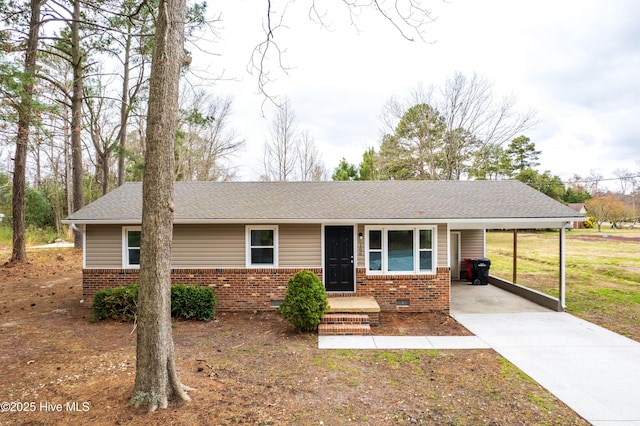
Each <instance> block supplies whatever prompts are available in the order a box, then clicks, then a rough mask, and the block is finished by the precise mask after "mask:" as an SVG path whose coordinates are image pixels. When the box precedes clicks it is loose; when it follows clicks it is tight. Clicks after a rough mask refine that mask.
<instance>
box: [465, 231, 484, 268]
mask: <svg viewBox="0 0 640 426" xmlns="http://www.w3.org/2000/svg"><path fill="white" fill-rule="evenodd" d="M484 253H485V251H484V229H465V230H463V231H460V257H461V259H460V261H461V262H464V259H467V258H474V257H483V256H484ZM462 267H463V268H466V266H464V263H463V266H462Z"/></svg>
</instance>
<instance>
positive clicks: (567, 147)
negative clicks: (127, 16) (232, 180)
mask: <svg viewBox="0 0 640 426" xmlns="http://www.w3.org/2000/svg"><path fill="white" fill-rule="evenodd" d="M316 2H317V3H319V4H320V5H321V8H322V7H323V6H324V9H328V15H327V17H326V19H325V23H330V24H331V30H330V31H329V30H327V29H323V28H321V27H320V26H319V25H318V24H315V23H314V22H312V21H311V20H310V19H309V18H308V15H307V13H308V4H309V2H308V1H304V2H303V1H298V2H293V3H287V2H285V1H279V0H272V2H271V3H272V7H273V8H274V9H275V10H276V11H277V12H281V11H282V10H283V8H284V6H285V5H287V4H288V5H287V10H286V14H285V17H284V24H285V25H286V28H280V29H279V30H278V31H277V32H276V33H275V37H276V42H278V43H279V45H280V46H281V47H282V48H284V49H286V52H285V54H284V56H283V63H284V65H286V66H288V67H290V68H291V69H290V70H289V71H288V74H285V73H283V72H282V71H281V70H279V68H278V67H277V65H276V64H275V63H273V62H272V63H270V64H268V69H269V70H270V71H271V72H272V73H273V78H275V79H276V80H275V82H273V83H272V84H270V86H269V87H268V90H269V91H270V93H272V94H274V95H278V96H281V97H285V96H286V97H288V98H289V100H290V101H291V104H292V107H293V109H294V111H295V113H296V116H297V119H298V123H299V126H300V127H301V128H306V129H308V130H309V131H310V133H311V135H312V136H313V138H314V140H315V142H316V145H317V146H318V148H319V149H320V151H321V152H322V157H323V160H324V162H325V164H326V167H327V169H328V170H329V171H330V172H331V171H333V169H334V168H335V167H336V165H337V164H338V162H339V161H340V159H341V158H342V157H345V158H346V159H347V160H348V161H349V162H352V163H355V164H358V163H359V162H360V160H361V157H362V153H363V151H364V150H365V149H366V148H367V147H370V146H374V147H376V148H377V147H378V146H379V141H380V131H381V129H382V127H383V126H382V122H381V121H380V119H379V116H380V112H381V110H382V108H383V106H384V104H385V103H386V102H387V100H388V99H389V98H390V97H391V96H394V95H395V96H398V97H400V98H403V97H408V96H409V93H410V91H411V90H412V89H414V88H415V87H417V86H418V85H419V84H423V85H424V86H425V87H428V86H430V85H441V84H442V83H443V82H444V80H445V79H446V78H448V77H451V76H452V75H453V74H454V72H456V71H460V72H463V73H465V74H466V75H468V76H471V75H472V74H473V73H474V72H475V73H478V74H481V75H483V76H485V77H486V78H487V79H488V80H489V81H491V82H492V83H493V85H494V90H495V92H496V93H497V94H507V93H513V94H515V95H516V96H517V98H518V107H519V108H520V109H522V110H528V109H534V110H536V111H537V119H538V122H539V124H538V125H537V126H536V127H535V128H534V129H532V130H529V131H527V132H526V135H527V136H529V137H530V138H531V140H532V141H533V142H534V143H535V144H536V147H537V149H538V150H540V151H542V155H541V158H540V160H541V165H540V166H539V167H538V169H539V170H541V171H544V170H550V171H551V173H552V174H554V175H558V176H560V177H561V178H563V179H569V178H571V177H572V176H573V174H578V175H581V176H583V177H584V176H586V175H588V174H589V173H590V172H591V171H594V170H598V171H600V173H601V174H602V175H604V176H605V177H614V176H615V175H614V172H615V170H617V169H625V168H626V169H629V170H630V171H639V170H640V141H639V138H640V101H639V100H640V25H638V22H637V20H638V18H639V17H640V2H638V1H634V0H626V1H624V0H616V1H605V0H592V1H591V0H580V1H568V0H567V1H549V0H536V1H525V0H522V1H509V0H482V1H477V0H451V1H448V2H442V1H433V2H430V3H428V4H429V6H431V7H432V11H433V15H434V17H436V18H437V19H436V21H435V22H434V23H432V24H430V25H429V26H428V27H427V28H426V39H427V41H429V42H431V43H425V42H421V41H414V42H409V41H406V40H405V39H403V38H402V37H401V36H400V34H399V33H398V32H397V31H396V30H395V29H394V28H393V27H392V26H391V25H389V24H388V22H386V21H385V20H384V19H382V18H381V17H380V16H379V15H376V14H375V13H372V12H371V13H365V14H363V15H362V16H360V17H359V18H358V21H357V23H358V28H357V29H356V28H354V27H353V26H352V25H350V24H349V21H348V14H347V11H346V9H345V8H344V7H343V4H342V3H341V2H340V1H337V0H334V1H328V0H327V1H320V2H318V1H316ZM266 4H267V2H266V1H257V0H248V1H238V0H227V1H219V2H212V3H211V4H210V8H211V10H210V12H211V13H214V12H220V13H222V23H221V24H220V27H221V29H220V36H221V38H222V39H221V40H219V41H218V42H217V43H216V44H215V45H214V46H213V47H212V48H211V50H212V51H214V52H216V53H217V54H219V55H220V56H215V57H212V56H208V57H205V56H201V55H196V56H195V61H194V64H193V67H194V68H195V69H196V70H207V74H209V75H210V76H216V75H218V76H219V75H221V74H224V76H225V77H226V78H233V79H235V80H234V81H219V82H217V83H215V86H214V90H215V91H216V92H217V93H221V94H228V95H232V96H233V98H234V115H233V125H234V127H236V128H237V130H238V131H239V133H240V134H242V135H243V136H244V137H245V138H246V141H247V146H246V149H245V150H244V151H243V152H242V153H241V154H240V155H239V156H238V158H237V163H238V164H241V167H240V169H239V177H240V178H241V179H243V180H256V179H258V178H259V176H260V174H261V173H262V171H263V169H262V152H263V145H264V142H265V139H266V138H267V137H268V133H269V126H270V117H271V116H272V108H271V106H270V105H268V103H267V104H266V105H263V100H264V97H263V96H261V95H259V94H257V93H256V92H257V77H256V76H255V75H254V76H252V75H249V74H248V73H247V71H246V65H247V62H248V60H249V58H250V55H251V51H252V49H253V47H255V45H256V44H257V43H259V42H260V41H261V40H263V38H264V34H263V33H262V25H263V21H264V18H265V16H266V13H265V12H266ZM256 5H259V6H260V7H259V8H256ZM196 73H198V74H200V75H202V71H196ZM262 111H264V113H265V115H266V118H264V117H261V112H262Z"/></svg>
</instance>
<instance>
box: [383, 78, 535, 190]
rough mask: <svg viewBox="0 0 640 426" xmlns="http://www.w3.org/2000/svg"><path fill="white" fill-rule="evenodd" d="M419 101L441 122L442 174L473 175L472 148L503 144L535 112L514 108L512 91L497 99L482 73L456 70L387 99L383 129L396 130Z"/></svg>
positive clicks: (528, 122)
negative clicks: (404, 96) (440, 79)
mask: <svg viewBox="0 0 640 426" xmlns="http://www.w3.org/2000/svg"><path fill="white" fill-rule="evenodd" d="M417 105H430V106H431V107H433V108H434V109H435V110H436V111H437V112H438V113H439V115H441V116H442V119H443V121H444V130H443V137H442V141H441V147H440V148H441V152H442V155H441V158H440V159H439V161H440V162H441V164H440V167H441V168H442V172H441V173H440V178H442V179H461V178H462V177H463V176H464V175H468V174H469V173H470V172H472V173H473V174H475V175H477V174H478V172H477V171H471V170H470V168H472V167H474V159H476V158H479V157H478V156H476V155H475V154H476V152H478V151H480V150H482V151H484V152H493V151H494V150H492V149H490V148H487V147H489V146H495V147H502V146H503V145H504V144H505V143H507V142H510V141H511V140H512V139H513V138H514V137H515V136H516V135H518V134H521V133H522V132H524V131H525V130H527V129H530V128H531V127H533V126H534V125H535V124H536V123H535V112H534V111H531V110H529V111H526V112H520V111H518V110H517V109H516V98H515V96H513V95H510V96H505V97H503V98H501V99H496V97H495V95H494V93H493V87H492V84H491V83H490V82H489V81H488V80H487V79H486V78H485V77H482V76H480V75H478V74H473V75H472V76H471V77H467V76H465V75H464V74H463V73H461V72H456V73H455V74H454V75H453V76H452V77H450V78H448V79H447V80H445V82H444V84H443V85H442V86H431V87H429V88H428V89H425V88H424V87H423V86H422V85H418V86H417V88H416V89H414V90H413V91H411V93H410V94H409V96H408V97H407V99H406V100H399V99H398V98H395V97H394V98H391V99H390V100H389V101H388V102H387V104H386V105H385V106H384V108H383V111H382V114H381V117H380V118H381V120H382V122H383V124H384V129H385V130H384V131H385V132H387V133H392V132H394V131H395V130H396V127H397V126H398V124H399V123H400V122H401V120H402V119H403V118H404V117H405V114H407V112H408V111H410V110H411V108H413V107H415V106H417ZM475 167H476V168H478V166H477V165H476V166H475Z"/></svg>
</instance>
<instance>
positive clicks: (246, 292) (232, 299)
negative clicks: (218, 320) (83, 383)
mask: <svg viewBox="0 0 640 426" xmlns="http://www.w3.org/2000/svg"><path fill="white" fill-rule="evenodd" d="M298 271H300V269H299V268H264V269H244V268H237V269H235V268H229V269H174V270H173V271H172V277H171V280H172V283H173V284H179V283H183V284H187V285H202V286H209V287H213V288H214V289H215V291H216V300H217V303H216V310H218V311H254V310H255V311H265V310H272V309H275V305H274V302H277V301H281V300H283V299H284V295H285V292H286V289H287V282H288V281H289V278H291V277H292V276H293V275H295V274H296V273H297V272H298ZM311 271H312V272H314V273H315V274H316V275H318V276H319V277H322V268H312V269H311ZM82 275H83V289H82V294H83V298H84V299H85V300H87V301H89V302H91V303H92V302H93V296H94V295H95V294H96V292H97V291H98V290H100V289H103V288H110V287H118V286H122V285H128V284H133V283H137V282H138V280H139V271H138V270H137V269H84V270H83V271H82ZM356 288H357V292H356V293H341V294H339V295H341V296H342V295H343V296H372V297H374V298H375V299H376V301H377V302H378V304H379V305H380V309H381V310H382V311H387V312H388V311H400V312H427V311H447V312H448V311H449V300H450V275H449V268H438V270H437V273H436V274H434V275H369V276H367V275H366V274H365V269H364V268H357V270H356ZM331 295H332V296H334V297H335V296H338V294H331Z"/></svg>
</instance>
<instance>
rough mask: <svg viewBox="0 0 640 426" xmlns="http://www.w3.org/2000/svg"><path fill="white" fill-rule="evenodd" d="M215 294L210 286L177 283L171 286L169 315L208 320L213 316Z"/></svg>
mask: <svg viewBox="0 0 640 426" xmlns="http://www.w3.org/2000/svg"><path fill="white" fill-rule="evenodd" d="M215 306H216V294H215V292H214V291H213V289H212V288H210V287H201V286H187V285H184V284H178V285H174V286H173V287H171V316H172V317H176V318H185V319H190V318H195V319H197V320H200V321H209V320H210V319H211V318H213V314H214V313H215Z"/></svg>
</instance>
